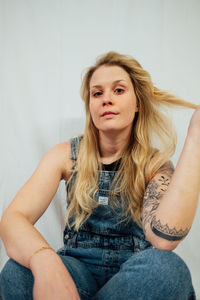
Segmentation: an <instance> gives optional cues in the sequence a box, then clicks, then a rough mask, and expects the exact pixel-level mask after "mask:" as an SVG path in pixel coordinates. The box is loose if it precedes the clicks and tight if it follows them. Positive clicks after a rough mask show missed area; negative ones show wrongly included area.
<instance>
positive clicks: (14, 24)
mask: <svg viewBox="0 0 200 300" xmlns="http://www.w3.org/2000/svg"><path fill="white" fill-rule="evenodd" d="M199 13H200V1H199V0H190V1H189V0H123V1H120V0H101V1H100V0H99V1H97V0H73V1H72V0H71V1H69V0H34V1H31V0H18V1H16V0H0V137H1V147H0V158H1V161H0V166H1V173H0V216H1V215H2V212H3V211H4V209H5V208H6V207H7V206H8V204H9V203H10V201H11V200H12V198H13V197H14V196H15V194H16V192H17V191H18V190H19V188H20V187H21V186H22V185H23V184H24V182H25V181H26V180H27V179H28V178H29V177H30V176H31V174H32V172H33V171H34V169H35V168H36V166H37V164H38V162H39V160H40V159H41V157H42V156H43V154H44V153H45V152H46V151H48V149H49V148H51V147H52V146H53V145H55V144H57V143H59V142H62V141H65V140H67V139H68V138H70V137H71V136H73V135H75V134H77V133H81V132H83V128H84V110H83V104H82V101H81V99H80V95H79V90H80V83H81V75H82V71H83V70H84V68H86V67H88V66H89V65H90V64H92V63H93V62H94V61H95V58H96V56H98V55H99V54H102V53H104V52H106V51H110V50H115V51H119V52H121V53H124V54H130V55H132V56H134V57H135V58H136V59H138V60H139V62H140V63H141V64H142V65H143V67H144V68H145V69H147V70H148V71H149V72H150V74H151V75H152V78H153V82H154V83H155V84H156V85H157V86H158V87H160V88H163V89H167V90H170V91H172V92H174V93H176V94H178V95H179V96H181V97H182V98H184V99H187V100H189V101H192V102H193V103H196V104H200V100H199V99H200V89H199V78H200V54H199V53H200V40H199V36H200V18H199ZM191 115H192V111H191V110H185V109H180V110H179V111H178V110H176V111H175V112H173V113H172V116H173V118H174V121H175V124H176V127H177V132H178V146H177V150H176V153H175V155H174V156H173V158H172V160H173V162H174V164H176V162H177V160H178V157H179V155H180V152H181V149H182V146H183V143H184V139H185V136H186V133H187V127H188V124H189V120H190V118H191ZM64 210H65V193H64V185H63V184H61V186H60V188H59V190H58V193H57V194H56V196H55V199H54V201H53V202H52V204H51V205H50V207H49V208H48V210H47V212H46V213H45V214H44V216H43V217H42V218H41V219H40V220H39V222H38V223H37V225H36V226H37V228H39V230H40V231H41V232H42V234H43V235H44V236H45V238H46V239H47V240H48V242H49V243H50V244H51V245H52V246H53V247H54V248H55V249H56V248H58V247H60V246H61V245H62V229H63V226H64ZM199 217H200V209H198V212H197V215H196V218H195V222H194V225H193V227H192V229H191V232H190V234H189V236H188V237H187V238H186V240H185V241H184V242H182V243H181V245H180V246H179V247H178V248H177V249H176V252H177V253H179V255H181V257H183V259H184V260H185V261H186V262H187V264H188V266H189V268H190V270H191V272H192V278H193V282H194V285H195V289H196V291H197V293H198V297H199V298H198V299H200V284H199V283H200V279H199V275H200V274H199V272H200V271H199V270H200V252H199V248H200V237H199V229H200V221H199ZM60 220H62V221H60ZM0 251H1V255H0V267H1V268H2V266H3V264H4V263H5V261H6V259H7V257H6V255H5V249H4V246H3V244H2V243H0Z"/></svg>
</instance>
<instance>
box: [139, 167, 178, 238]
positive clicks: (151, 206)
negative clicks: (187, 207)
mask: <svg viewBox="0 0 200 300" xmlns="http://www.w3.org/2000/svg"><path fill="white" fill-rule="evenodd" d="M173 172H174V167H173V164H172V162H171V161H168V162H167V163H165V164H164V165H163V166H162V167H161V168H160V169H159V174H161V175H160V176H159V177H158V178H157V179H152V180H151V181H150V182H149V184H148V186H147V188H146V191H145V194H144V198H143V216H142V222H143V230H144V233H146V229H147V226H148V225H150V223H151V220H152V218H153V216H154V214H155V212H156V209H157V208H158V206H159V204H160V201H161V199H162V197H163V195H164V194H165V192H166V191H167V188H168V186H169V184H170V179H171V176H172V174H173Z"/></svg>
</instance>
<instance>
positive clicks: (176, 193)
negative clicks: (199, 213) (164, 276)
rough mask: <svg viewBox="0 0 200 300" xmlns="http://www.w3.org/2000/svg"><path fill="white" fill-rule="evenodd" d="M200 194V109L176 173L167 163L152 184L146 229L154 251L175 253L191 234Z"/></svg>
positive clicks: (146, 198)
mask: <svg viewBox="0 0 200 300" xmlns="http://www.w3.org/2000/svg"><path fill="white" fill-rule="evenodd" d="M199 193H200V106H198V107H197V109H196V110H195V112H194V114H193V116H192V118H191V121H190V125H189V128H188V133H187V137H186V140H185V144H184V147H183V150H182V153H181V155H180V158H179V160H178V163H177V166H176V169H175V171H174V170H173V165H172V164H171V163H170V162H168V163H166V164H165V165H164V166H163V167H162V168H161V169H160V170H159V172H158V174H156V176H155V177H154V178H153V179H152V180H151V181H150V182H149V184H148V186H147V189H146V192H145V195H144V200H143V229H144V232H145V236H146V239H147V240H148V241H150V243H151V244H152V245H153V246H154V247H155V248H159V249H163V250H173V249H175V248H176V247H177V245H178V244H179V243H180V241H182V240H183V239H184V238H185V236H186V235H187V234H188V232H189V230H190V228H191V226H192V223H193V220H194V217H195V213H196V210H197V207H198V198H199Z"/></svg>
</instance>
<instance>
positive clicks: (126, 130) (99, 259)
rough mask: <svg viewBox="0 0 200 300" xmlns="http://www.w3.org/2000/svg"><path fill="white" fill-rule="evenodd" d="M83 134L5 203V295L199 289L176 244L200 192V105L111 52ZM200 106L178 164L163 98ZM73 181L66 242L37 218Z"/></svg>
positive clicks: (145, 295)
mask: <svg viewBox="0 0 200 300" xmlns="http://www.w3.org/2000/svg"><path fill="white" fill-rule="evenodd" d="M81 94H82V98H83V100H84V102H85V107H86V127H85V132H84V134H83V135H81V136H79V137H75V138H72V139H71V140H70V141H69V142H64V143H61V144H58V145H56V146H55V147H53V148H52V149H50V150H49V151H48V152H47V153H46V154H45V155H44V157H43V158H42V160H41V162H40V163H39V165H38V167H37V169H36V171H35V172H34V173H33V175H32V176H31V178H30V179H29V180H28V181H27V183H26V184H25V185H24V186H23V187H22V189H21V190H20V191H19V192H18V194H17V195H16V197H15V198H14V200H13V201H12V203H11V204H10V206H9V207H8V208H7V210H6V211H5V213H4V215H3V217H2V220H1V223H0V234H1V237H2V239H3V241H4V244H5V247H6V250H7V254H8V256H9V257H10V258H11V259H10V260H9V261H8V262H7V263H6V265H5V267H4V269H3V271H2V273H1V277H0V284H1V294H2V298H3V299H6V300H7V299H9V300H13V299H17V300H21V299H34V300H44V299H48V300H55V299H56V300H67V299H70V300H78V299H83V300H85V299H93V300H95V299H101V300H115V299H116V300H120V299H123V300H125V299H137V300H138V299H145V300H146V299H153V300H156V299H159V300H161V299H174V300H178V299H180V300H184V299H185V300H186V299H187V300H188V299H195V292H194V289H193V286H192V282H191V276H190V272H189V270H188V268H187V266H186V264H185V263H184V262H183V260H182V259H181V258H180V257H179V256H178V255H176V254H175V253H174V252H172V250H173V249H175V248H176V247H177V246H178V244H179V243H180V242H181V241H182V240H183V239H184V238H185V237H186V236H187V234H188V232H189V231H190V228H191V226H192V222H193V219H194V216H195V212H196V209H197V205H198V196H199V192H200V150H199V149H200V106H196V105H193V104H191V103H189V102H186V101H183V100H180V99H178V98H176V97H175V96H173V95H171V94H169V93H167V92H164V91H162V90H159V89H158V88H156V87H155V86H154V85H153V84H152V81H151V78H150V75H149V74H148V73H147V72H146V71H145V70H144V69H143V68H142V67H141V65H140V64H139V63H138V62H137V61H136V60H135V59H133V58H132V57H129V56H126V55H121V54H119V53H116V52H108V53H106V54H105V55H103V56H101V57H99V58H98V59H97V61H96V64H95V65H94V66H92V67H90V68H89V69H88V71H87V72H86V74H85V76H84V79H83V83H82V90H81ZM167 106H170V107H173V106H185V107H189V108H195V109H196V110H195V112H194V114H193V116H192V119H191V122H190V125H189V128H188V133H187V137H186V140H185V144H184V147H183V150H182V153H181V156H180V159H179V161H178V163H177V166H176V168H175V169H174V167H173V164H172V162H171V161H170V158H171V156H172V155H173V153H174V150H175V146H176V138H175V132H174V130H173V127H172V126H171V124H170V123H169V121H168V119H167V116H166V114H165V113H164V108H165V107H167ZM61 180H65V181H66V186H67V203H68V207H67V214H66V228H65V231H64V246H63V248H62V249H59V250H58V251H57V252H55V251H54V250H53V249H52V248H51V247H50V245H49V244H48V243H47V242H46V240H45V239H44V237H43V236H42V235H41V234H40V233H39V232H38V231H37V230H36V228H35V227H34V224H35V223H36V221H37V220H38V219H39V218H40V217H41V216H42V214H43V213H44V211H45V210H46V208H47V207H48V205H49V204H50V202H51V200H52V198H53V196H54V195H55V193H56V191H57V188H58V185H59V182H60V181H61Z"/></svg>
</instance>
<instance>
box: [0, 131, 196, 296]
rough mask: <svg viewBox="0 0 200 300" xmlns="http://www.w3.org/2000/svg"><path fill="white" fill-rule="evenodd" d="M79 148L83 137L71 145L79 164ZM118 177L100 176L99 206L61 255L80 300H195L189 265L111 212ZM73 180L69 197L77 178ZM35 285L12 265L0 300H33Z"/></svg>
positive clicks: (67, 236)
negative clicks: (112, 197) (149, 240)
mask: <svg viewBox="0 0 200 300" xmlns="http://www.w3.org/2000/svg"><path fill="white" fill-rule="evenodd" d="M79 142H80V138H79V137H75V138H73V139H71V158H72V159H73V160H75V161H76V155H77V153H76V150H77V146H78V144H79ZM115 175H116V171H105V170H103V171H99V181H98V186H99V191H98V193H97V194H96V201H99V203H100V205H99V206H98V207H97V208H96V209H95V210H94V212H93V214H92V215H91V216H90V218H89V219H88V220H87V221H86V222H85V223H84V224H83V225H82V226H81V228H80V230H79V232H76V231H74V230H73V228H72V229H71V230H69V229H68V228H67V226H66V228H65V230H64V247H63V248H61V249H59V250H58V251H57V253H58V255H59V256H60V258H61V259H62V262H63V264H64V265H65V267H66V268H67V270H68V271H69V273H70V275H71V277H72V279H73V280H74V282H75V285H76V287H77V289H78V292H79V295H80V298H81V300H194V299H196V297H195V292H194V289H193V286H192V280H191V275H190V271H189V269H188V267H187V266H186V264H185V263H184V261H183V260H182V259H181V258H180V257H179V256H178V255H177V254H175V253H174V252H172V251H163V250H159V249H155V248H154V247H152V245H151V244H150V243H149V242H148V241H146V240H145V236H144V233H143V230H142V229H141V228H140V227H139V226H137V224H136V223H135V222H133V221H130V222H129V223H128V224H127V223H125V222H119V221H120V220H121V219H120V216H119V214H118V212H120V211H118V212H117V213H116V212H115V211H114V210H112V209H111V207H110V206H109V197H108V196H109V195H108V193H109V189H110V185H111V182H112V180H113V179H114V177H115ZM73 176H74V177H73V178H72V181H71V182H70V184H68V186H67V189H68V191H69V190H70V188H71V185H72V184H73V183H74V180H75V176H76V173H74V175H73ZM33 283H34V278H33V275H32V273H31V271H30V270H29V269H27V268H25V267H23V266H22V265H20V264H18V263H17V262H15V261H13V260H12V259H10V260H9V261H8V262H7V263H6V265H5V266H4V269H3V270H2V272H1V275H0V299H1V295H2V299H3V300H33V295H32V290H33ZM47 288H48V287H47ZM56 300H59V298H58V299H56ZM66 300H70V299H66Z"/></svg>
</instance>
